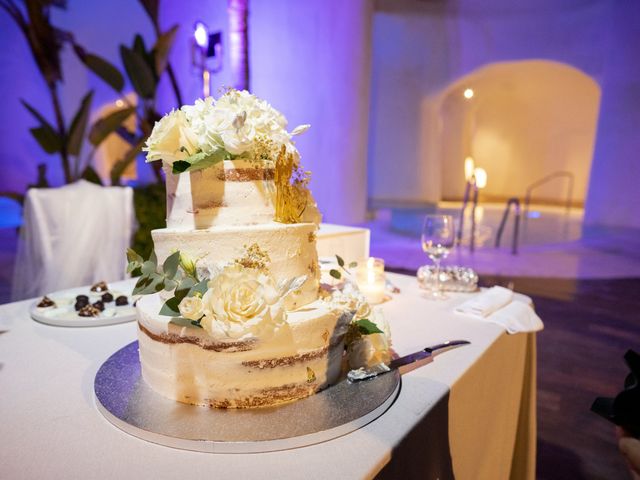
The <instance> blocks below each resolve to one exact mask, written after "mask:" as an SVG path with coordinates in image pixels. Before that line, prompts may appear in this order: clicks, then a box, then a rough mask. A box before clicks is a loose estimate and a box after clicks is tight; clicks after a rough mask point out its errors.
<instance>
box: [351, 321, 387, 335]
mask: <svg viewBox="0 0 640 480" xmlns="http://www.w3.org/2000/svg"><path fill="white" fill-rule="evenodd" d="M353 323H355V324H356V326H357V327H358V331H359V332H360V333H361V334H362V335H371V334H372V333H384V332H383V331H382V330H380V329H379V328H378V326H377V325H376V324H375V323H373V322H372V321H371V320H369V319H368V318H362V319H360V320H358V321H356V322H353Z"/></svg>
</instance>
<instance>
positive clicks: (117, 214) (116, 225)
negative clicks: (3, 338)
mask: <svg viewBox="0 0 640 480" xmlns="http://www.w3.org/2000/svg"><path fill="white" fill-rule="evenodd" d="M134 225H135V215H134V209H133V190H132V189H131V188H129V187H101V186H99V185H95V184H93V183H90V182H87V181H85V180H80V181H78V182H76V183H73V184H70V185H66V186H64V187H61V188H50V189H40V188H32V189H30V190H29V191H28V192H27V197H26V201H25V205H24V223H23V226H22V228H21V230H20V238H19V240H18V252H17V255H16V263H15V267H14V273H13V284H12V299H13V300H20V299H24V298H31V297H37V296H41V295H44V294H46V293H49V292H52V291H55V290H61V289H65V288H72V287H78V286H81V285H89V284H92V283H95V282H97V281H100V280H104V281H107V282H110V281H116V280H121V279H124V278H125V264H126V256H125V251H126V249H127V247H129V245H130V243H131V238H132V236H133V232H134Z"/></svg>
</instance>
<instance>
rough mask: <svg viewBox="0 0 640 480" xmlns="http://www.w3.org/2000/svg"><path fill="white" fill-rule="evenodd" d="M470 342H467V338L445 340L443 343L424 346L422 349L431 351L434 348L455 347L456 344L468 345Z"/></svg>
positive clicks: (433, 350) (434, 349)
mask: <svg viewBox="0 0 640 480" xmlns="http://www.w3.org/2000/svg"><path fill="white" fill-rule="evenodd" d="M470 343H471V342H469V341H468V340H447V341H446V342H444V343H440V344H438V345H434V346H433V347H428V348H425V349H424V351H425V352H427V353H432V352H435V351H436V350H442V349H443V348H449V347H455V346H457V345H469V344H470Z"/></svg>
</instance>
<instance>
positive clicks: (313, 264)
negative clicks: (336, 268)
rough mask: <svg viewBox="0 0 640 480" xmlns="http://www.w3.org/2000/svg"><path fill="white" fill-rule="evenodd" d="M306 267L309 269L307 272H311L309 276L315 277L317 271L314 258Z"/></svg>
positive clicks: (316, 263)
mask: <svg viewBox="0 0 640 480" xmlns="http://www.w3.org/2000/svg"><path fill="white" fill-rule="evenodd" d="M307 269H308V270H309V273H310V274H311V276H313V277H315V276H316V274H317V273H318V262H316V261H315V260H314V261H312V262H311V263H310V264H309V266H308V267H307Z"/></svg>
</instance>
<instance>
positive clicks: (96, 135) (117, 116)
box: [89, 107, 136, 147]
mask: <svg viewBox="0 0 640 480" xmlns="http://www.w3.org/2000/svg"><path fill="white" fill-rule="evenodd" d="M135 111H136V109H135V107H130V108H123V109H122V110H116V111H115V112H111V113H110V114H109V115H107V116H106V117H103V118H101V119H99V120H98V121H97V122H96V123H94V124H93V126H92V127H91V130H90V131H89V141H90V142H91V144H92V145H94V146H96V147H97V146H98V145H100V143H102V141H103V140H104V139H105V138H107V137H108V136H109V135H110V134H111V133H113V132H115V131H116V130H117V129H118V128H119V127H120V126H121V125H122V123H123V122H124V121H125V120H126V119H127V118H129V116H130V115H131V114H132V113H133V112H135Z"/></svg>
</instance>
